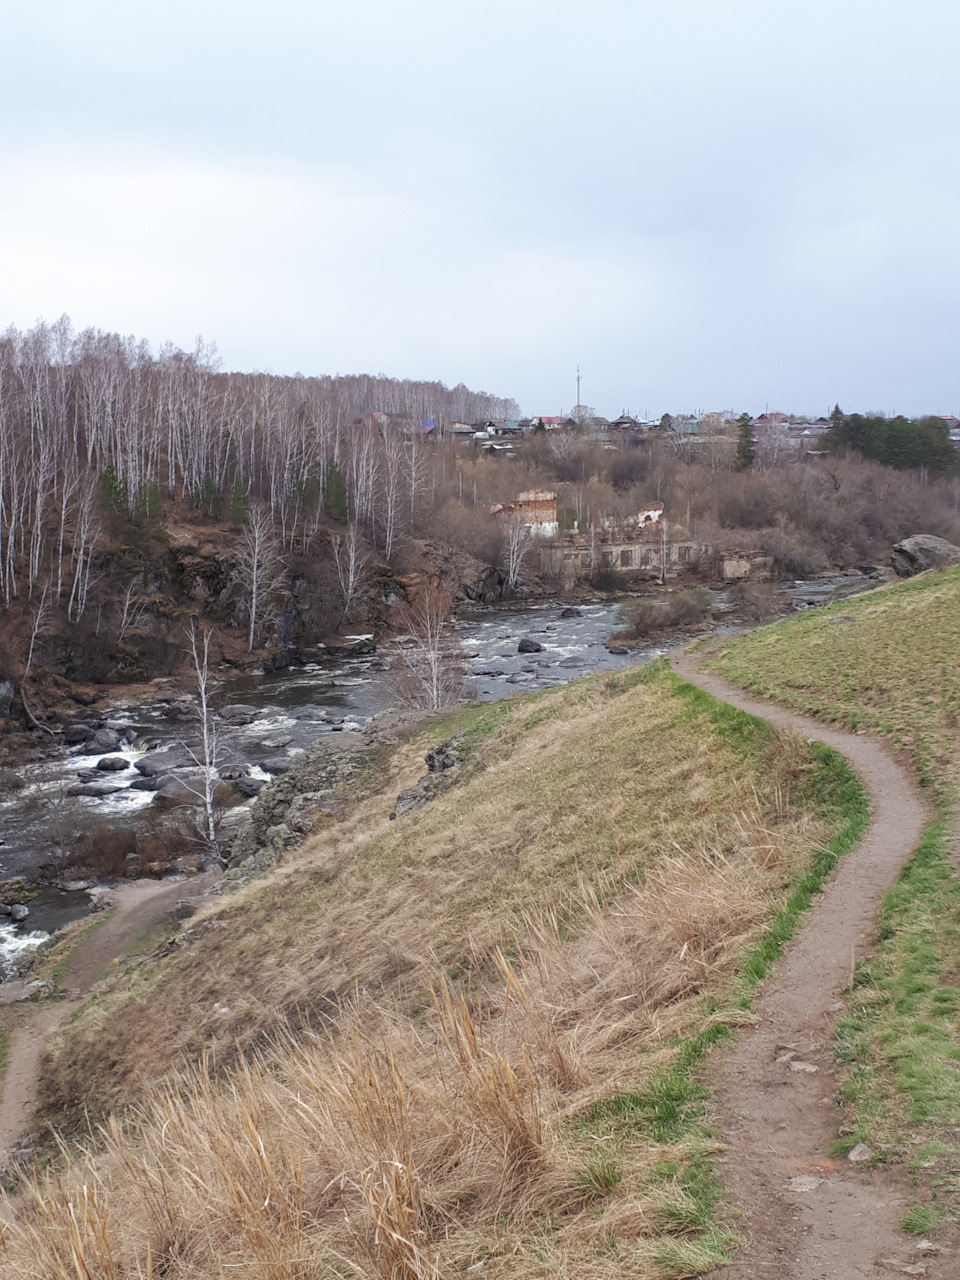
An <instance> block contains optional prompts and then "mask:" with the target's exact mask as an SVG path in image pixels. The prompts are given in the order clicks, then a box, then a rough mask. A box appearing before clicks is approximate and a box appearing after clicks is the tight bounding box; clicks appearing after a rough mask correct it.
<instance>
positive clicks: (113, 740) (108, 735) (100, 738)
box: [87, 729, 120, 754]
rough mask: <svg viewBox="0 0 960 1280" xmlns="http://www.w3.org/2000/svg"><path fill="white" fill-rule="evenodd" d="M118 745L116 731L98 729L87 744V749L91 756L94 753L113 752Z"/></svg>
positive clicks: (118, 740)
mask: <svg viewBox="0 0 960 1280" xmlns="http://www.w3.org/2000/svg"><path fill="white" fill-rule="evenodd" d="M119 743H120V735H119V733H117V731H116V729H98V730H97V731H96V733H95V734H94V735H93V737H92V738H91V739H90V741H89V742H88V743H87V749H88V750H89V751H90V753H91V754H93V753H94V752H95V751H115V750H116V748H117V746H118V745H119Z"/></svg>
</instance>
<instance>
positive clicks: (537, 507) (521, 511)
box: [490, 489, 560, 538]
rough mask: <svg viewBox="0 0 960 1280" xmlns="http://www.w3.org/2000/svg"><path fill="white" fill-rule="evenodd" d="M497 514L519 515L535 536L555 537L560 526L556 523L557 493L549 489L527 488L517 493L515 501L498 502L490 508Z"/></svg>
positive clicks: (506, 515) (505, 515)
mask: <svg viewBox="0 0 960 1280" xmlns="http://www.w3.org/2000/svg"><path fill="white" fill-rule="evenodd" d="M490 510H491V512H492V513H493V514H494V515H497V516H504V517H505V518H507V519H509V518H510V517H512V516H519V518H520V521H521V522H522V523H523V524H525V525H527V526H528V527H529V529H530V532H531V533H532V534H533V535H534V536H535V537H537V538H555V537H556V536H557V533H558V532H559V529H560V526H559V524H558V523H557V495H556V494H555V493H554V492H553V491H552V490H550V489H527V490H526V491H525V492H524V493H520V494H518V495H517V500H516V502H503V503H500V502H498V503H497V505H496V506H495V507H491V508H490Z"/></svg>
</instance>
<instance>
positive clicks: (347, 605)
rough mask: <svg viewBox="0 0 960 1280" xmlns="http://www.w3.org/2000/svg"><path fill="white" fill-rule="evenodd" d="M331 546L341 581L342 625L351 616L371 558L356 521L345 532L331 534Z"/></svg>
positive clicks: (338, 578)
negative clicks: (363, 574) (361, 538)
mask: <svg viewBox="0 0 960 1280" xmlns="http://www.w3.org/2000/svg"><path fill="white" fill-rule="evenodd" d="M330 548H331V550H332V551H333V561H334V564H335V565H336V566H337V580H338V582H339V583H340V596H341V599H342V600H343V613H342V615H341V617H340V625H341V626H342V625H343V624H344V622H346V621H348V620H349V618H350V611H351V609H352V608H353V602H354V600H355V599H356V595H357V590H358V588H359V586H360V581H361V575H362V573H363V568H364V566H365V565H366V563H367V560H368V559H369V556H367V555H366V553H365V552H364V551H363V545H362V543H361V540H360V531H359V530H358V528H357V524H356V521H351V523H350V524H349V525H348V526H347V532H346V533H345V534H343V533H334V534H332V535H331V538H330Z"/></svg>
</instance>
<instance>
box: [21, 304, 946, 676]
mask: <svg viewBox="0 0 960 1280" xmlns="http://www.w3.org/2000/svg"><path fill="white" fill-rule="evenodd" d="M518 416H519V412H518V409H517V406H516V404H515V402H514V401H512V400H509V399H504V398H501V397H496V396H493V395H489V394H487V393H485V392H474V391H471V390H469V389H468V388H467V387H465V386H463V385H462V384H461V385H459V386H456V387H454V388H452V389H450V388H448V387H446V386H444V384H443V383H441V382H418V381H410V380H398V379H393V378H387V377H385V376H378V377H371V376H366V375H357V376H337V377H327V376H323V377H312V376H311V377H308V376H303V375H299V374H298V375H294V376H290V377H280V376H277V375H273V374H267V373H249V374H243V373H227V372H224V371H223V370H222V369H221V368H220V366H219V362H218V360H217V358H216V353H215V352H214V350H213V349H212V348H207V347H204V346H203V345H202V344H199V343H198V346H197V348H196V350H195V351H193V352H191V353H187V352H183V351H180V350H177V349H175V348H173V347H169V346H168V347H164V348H162V349H161V350H160V351H159V352H157V353H156V354H154V353H152V352H151V350H150V348H149V347H148V345H147V344H146V343H143V342H138V341H137V340H135V339H133V338H124V337H121V336H119V335H117V334H110V333H104V332H102V331H99V330H87V331H84V332H82V333H79V334H78V333H75V332H74V331H73V329H72V327H71V325H70V322H69V320H67V319H66V318H65V317H64V318H62V319H61V320H60V321H58V322H57V323H56V324H54V325H45V324H38V325H37V326H36V327H35V328H33V329H32V330H30V331H28V332H20V331H17V330H14V329H9V330H7V331H6V333H5V334H3V335H2V337H0V617H2V618H3V619H4V622H3V629H4V639H5V644H4V647H3V649H4V651H3V661H2V664H0V665H2V667H3V670H0V680H2V679H3V678H5V677H6V678H14V679H18V680H20V679H22V678H23V675H24V673H25V669H26V670H27V671H29V669H30V667H31V664H33V666H34V667H41V666H42V667H45V668H46V669H47V670H49V671H50V672H52V673H53V674H54V675H56V676H61V677H66V678H67V679H70V680H114V679H135V678H146V677H148V676H150V674H151V673H153V672H154V671H156V670H158V669H164V667H165V666H167V667H168V666H169V663H170V661H172V660H173V659H172V658H171V652H172V647H176V646H175V645H174V644H173V639H172V637H174V636H175V634H178V632H177V628H178V627H179V628H180V629H182V626H183V623H184V620H185V618H187V617H196V618H199V619H200V620H201V621H202V622H203V623H204V624H215V625H217V626H219V627H220V628H221V630H222V631H224V632H226V633H227V639H228V640H229V637H230V636H231V635H234V636H235V638H236V644H235V645H234V649H235V650H236V652H237V653H242V652H244V651H245V652H253V651H254V650H257V649H262V648H263V647H264V646H274V647H278V646H279V647H281V648H283V649H285V650H286V651H287V652H289V653H291V654H292V653H295V652H296V651H297V650H298V649H299V650H300V651H302V650H303V649H304V647H305V646H309V645H315V644H316V643H317V642H318V641H319V640H321V639H324V638H326V637H329V636H331V635H334V634H336V632H337V631H338V630H340V629H341V628H342V627H343V626H344V625H345V624H347V623H351V622H358V623H362V624H364V626H366V627H369V628H371V629H373V630H376V631H379V630H381V629H382V628H384V627H387V626H388V625H389V616H390V615H389V610H390V609H391V608H392V607H393V606H394V605H396V604H397V603H398V602H399V603H400V604H401V605H402V603H403V601H404V591H405V588H404V586H403V585H402V579H403V578H404V575H406V576H407V577H409V575H411V574H413V575H414V576H415V577H416V575H423V574H424V573H425V574H427V576H428V577H433V578H438V579H439V580H440V585H441V587H442V589H443V592H444V593H445V595H446V596H447V597H448V598H449V599H450V600H451V601H453V602H454V603H456V601H457V600H458V599H461V600H462V599H464V598H470V599H481V598H482V599H486V598H489V596H490V588H491V587H492V590H493V595H494V598H507V597H508V596H509V595H511V594H520V595H523V594H524V593H530V592H534V593H540V594H543V593H545V592H550V591H551V590H555V589H556V584H551V583H550V582H547V581H544V580H543V579H542V578H540V579H538V577H537V565H536V563H535V557H534V556H533V554H532V550H531V547H530V546H529V545H527V546H526V547H525V548H523V549H522V554H521V555H520V556H519V557H518V554H517V547H516V546H511V539H510V535H509V530H508V529H507V528H506V526H505V523H504V521H503V520H501V519H498V518H497V516H495V515H494V514H493V513H492V511H491V508H492V507H493V506H495V505H496V504H499V503H509V502H512V501H513V500H514V499H515V498H516V496H517V494H518V493H519V492H521V491H523V490H525V489H536V488H544V487H548V488H550V489H552V490H554V491H555V492H556V495H557V507H558V515H559V519H560V525H561V529H570V528H571V527H573V525H574V523H576V526H577V527H578V528H579V529H580V530H581V531H583V530H587V531H593V532H595V534H596V536H597V537H599V538H602V537H603V536H605V530H606V529H608V528H610V527H616V526H617V525H618V524H620V523H622V522H623V521H625V520H626V519H628V518H629V517H630V516H631V515H634V514H635V513H636V512H637V511H638V510H639V509H640V508H641V507H642V506H643V505H644V504H646V503H649V502H651V501H661V502H663V503H664V507H665V513H666V515H667V518H668V520H669V523H670V527H671V529H672V530H673V531H675V532H676V533H677V534H680V533H682V534H684V535H685V536H688V537H689V538H691V539H693V540H695V541H696V542H697V543H699V544H700V545H701V546H702V547H704V548H705V549H706V550H707V552H709V554H705V555H704V556H703V557H702V559H701V560H700V561H698V563H697V565H696V566H695V567H696V569H697V571H698V572H699V573H700V574H701V576H703V577H704V578H709V575H710V573H711V567H712V565H713V564H715V563H716V554H719V553H726V552H731V551H734V552H739V551H750V550H755V551H758V552H761V553H763V554H764V555H765V556H766V557H769V559H770V561H771V562H772V564H773V566H774V569H775V572H776V574H777V575H778V576H780V577H794V578H800V577H806V576H812V575H815V574H818V573H824V572H827V571H828V570H842V569H844V568H849V567H854V566H859V565H863V564H886V563H887V562H888V559H889V553H890V547H891V545H892V544H893V543H894V542H896V541H897V540H898V539H900V538H903V537H905V536H908V535H910V534H912V533H917V532H924V533H932V534H936V535H939V536H942V537H944V538H946V539H948V540H949V541H951V542H954V543H960V477H958V475H957V472H956V468H955V467H951V468H949V469H945V472H944V474H943V475H939V476H938V475H935V474H933V473H932V472H931V470H930V469H929V468H927V467H919V468H912V469H911V468H905V467H904V466H903V456H901V455H903V450H902V449H900V451H899V453H897V457H896V458H895V459H891V461H895V462H897V463H898V465H900V467H901V469H899V470H897V469H895V468H894V467H893V466H891V465H886V464H885V463H884V462H883V461H877V460H871V459H870V458H867V457H864V456H863V453H864V452H865V450H864V448H863V447H862V446H863V441H864V439H866V436H865V435H864V431H863V430H862V429H861V428H862V427H863V423H864V421H866V420H864V419H857V418H856V416H854V417H852V418H851V419H849V420H847V421H848V422H849V424H850V430H849V431H848V432H847V436H845V437H844V438H843V439H841V435H842V430H840V429H838V423H837V422H836V421H835V422H834V423H832V429H833V430H832V439H833V444H834V448H835V450H836V452H834V453H820V454H818V455H811V456H804V455H803V454H797V453H790V452H789V451H786V450H784V448H783V447H782V443H783V442H782V441H781V440H780V439H779V437H777V436H776V435H775V434H769V433H768V434H764V433H762V432H761V433H758V436H757V439H756V441H755V442H754V443H755V448H754V447H753V446H751V450H750V451H749V465H744V450H743V448H742V447H741V448H739V449H738V441H737V439H736V438H733V439H728V440H724V439H708V440H702V441H698V440H697V439H696V438H695V437H694V438H691V437H689V436H686V437H680V436H677V435H676V434H674V433H671V432H670V431H663V430H652V431H649V432H646V433H633V432H630V433H628V432H604V431H597V430H594V429H591V428H590V427H589V426H588V425H586V424H580V425H579V426H570V427H568V428H567V429H564V430H558V431H550V432H546V431H533V432H531V433H530V434H528V435H525V436H523V437H521V438H519V439H514V441H513V447H512V448H511V449H510V450H508V451H506V452H496V453H495V452H487V451H485V450H484V448H483V446H482V444H481V443H479V442H476V441H473V440H469V439H468V440H466V441H465V442H464V441H461V440H455V439H453V438H451V437H450V436H448V435H447V436H445V435H444V432H443V430H442V429H443V426H444V424H445V423H448V422H450V421H452V420H461V421H468V422H469V421H474V422H478V421H479V422H483V421H486V420H488V419H494V420H496V419H504V418H509V417H518ZM427 420H433V422H434V423H436V424H437V429H436V430H435V431H433V432H431V433H427V432H425V431H424V430H423V429H422V425H421V424H423V423H425V422H426V421H427ZM871 429H872V430H873V432H874V434H873V436H872V437H870V438H871V439H873V440H874V441H875V440H876V439H877V438H879V437H878V434H877V433H878V432H879V428H877V427H874V428H871ZM905 431H906V429H905V428H904V427H903V425H902V424H900V423H899V422H898V423H897V424H895V426H894V427H893V428H891V433H892V434H891V433H888V434H889V435H890V439H893V438H894V437H895V438H896V439H897V440H901V441H902V439H903V438H904V435H905ZM858 433H859V434H858ZM907 434H908V433H907ZM928 434H929V432H928ZM931 438H932V437H931ZM741 443H742V442H741ZM891 447H892V446H891ZM951 447H952V446H951ZM524 554H525V555H526V560H525V561H524V559H523V555H524ZM711 556H712V557H713V558H712V559H711ZM491 575H492V576H491ZM585 585H587V586H588V587H589V586H591V585H592V586H593V587H603V588H604V589H611V587H612V586H613V585H614V584H612V583H610V582H600V581H599V579H597V580H596V581H593V582H592V583H587V584H585ZM616 585H617V586H619V587H622V588H625V589H629V588H630V586H631V585H632V584H631V583H630V582H629V581H628V580H627V579H624V580H623V581H622V582H620V581H619V580H618V583H617V584H616ZM498 593H499V594H498Z"/></svg>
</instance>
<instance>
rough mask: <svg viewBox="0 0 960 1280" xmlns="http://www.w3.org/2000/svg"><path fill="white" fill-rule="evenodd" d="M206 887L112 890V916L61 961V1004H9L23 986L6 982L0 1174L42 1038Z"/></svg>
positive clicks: (20, 1124) (20, 1125)
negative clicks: (140, 941) (106, 974)
mask: <svg viewBox="0 0 960 1280" xmlns="http://www.w3.org/2000/svg"><path fill="white" fill-rule="evenodd" d="M209 883H210V877H209V875H205V876H198V877H197V878H196V879H194V880H186V881H181V882H179V883H176V884H168V883H164V882H163V881H159V880H136V881H133V882H132V883H130V884H124V885H121V886H120V887H119V888H118V889H116V890H115V891H114V892H113V893H112V894H111V895H110V897H109V899H108V900H107V903H108V905H109V906H112V907H115V908H116V910H115V912H114V914H113V915H112V916H111V917H110V919H109V920H108V921H107V922H106V923H105V924H104V925H102V926H101V927H100V928H99V929H97V930H96V931H95V932H93V933H92V934H91V935H90V936H89V937H88V938H85V939H84V940H83V941H82V942H81V943H80V945H79V946H78V947H77V949H76V950H75V951H74V953H73V954H72V955H71V957H70V959H69V961H68V962H67V965H66V968H65V969H64V973H63V977H62V979H61V986H62V988H63V992H64V995H65V999H63V1000H59V1001H56V1002H47V1001H44V1002H43V1003H40V1004H34V1003H26V1002H24V1003H15V1002H16V1001H17V1000H18V999H19V997H20V996H21V995H22V993H23V989H24V983H23V982H9V983H5V984H4V985H3V987H2V988H0V1013H2V1018H0V1021H2V1024H3V1027H4V1030H5V1031H6V1032H7V1034H8V1036H9V1048H8V1052H7V1067H6V1071H5V1073H4V1076H3V1084H2V1095H0V1169H4V1168H6V1167H7V1163H8V1160H9V1158H10V1155H11V1153H12V1152H13V1151H15V1150H16V1148H17V1144H18V1142H19V1141H20V1140H21V1139H22V1138H23V1136H24V1135H25V1134H26V1133H27V1132H28V1131H29V1130H30V1128H31V1126H32V1124H33V1120H34V1111H35V1108H36V1101H37V1073H38V1068H39V1062H40V1054H41V1052H42V1050H43V1045H44V1041H45V1040H46V1038H47V1036H48V1035H50V1033H51V1032H52V1031H54V1030H55V1029H56V1028H57V1027H58V1026H59V1025H60V1023H61V1022H63V1021H65V1020H66V1019H67V1018H68V1017H69V1016H70V1015H71V1014H72V1013H73V1012H74V1010H75V1009H76V1007H77V1005H78V1004H79V1003H80V1001H81V1000H82V999H83V997H84V996H85V995H86V994H87V992H88V991H89V990H90V988H91V987H92V986H93V985H94V983H95V982H96V981H97V980H98V979H99V978H100V977H102V976H103V974H104V972H105V970H106V969H107V968H108V967H109V965H110V963H111V962H112V961H113V960H114V959H116V957H117V956H120V955H122V954H123V953H124V951H126V950H127V949H128V948H129V947H131V946H132V945H133V944H134V943H135V942H136V941H137V939H138V938H141V937H143V935H144V934H145V933H147V932H148V931H149V930H150V929H152V928H153V926H154V925H155V924H157V923H159V921H161V920H162V919H163V918H164V917H165V916H167V915H169V914H170V913H171V912H172V911H173V910H174V908H175V907H176V906H177V905H178V903H180V902H182V901H184V900H185V899H186V898H191V897H196V896H197V895H198V894H200V893H202V891H203V890H204V889H205V888H206V887H207V886H208V885H209Z"/></svg>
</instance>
